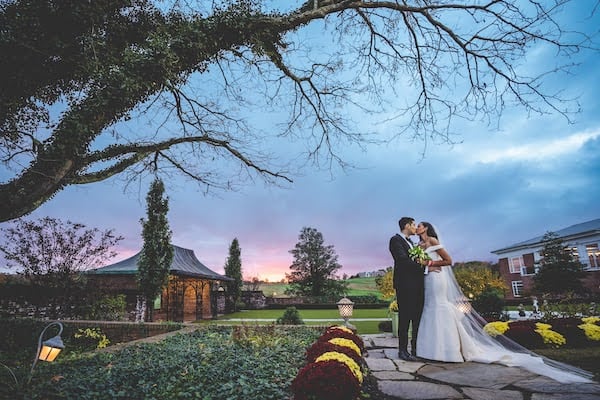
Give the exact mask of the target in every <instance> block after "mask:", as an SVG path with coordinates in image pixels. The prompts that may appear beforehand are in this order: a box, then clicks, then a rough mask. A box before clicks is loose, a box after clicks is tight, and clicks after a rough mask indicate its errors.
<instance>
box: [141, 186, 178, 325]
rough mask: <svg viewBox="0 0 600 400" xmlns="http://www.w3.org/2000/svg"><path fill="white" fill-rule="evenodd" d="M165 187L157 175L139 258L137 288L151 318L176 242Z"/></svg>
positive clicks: (145, 221)
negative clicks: (172, 241) (171, 226)
mask: <svg viewBox="0 0 600 400" xmlns="http://www.w3.org/2000/svg"><path fill="white" fill-rule="evenodd" d="M164 192H165V187H164V185H163V182H162V181H161V180H160V179H158V178H157V179H155V180H154V182H152V185H151V186H150V190H149V191H148V195H147V196H146V213H147V218H148V219H147V220H144V219H143V218H142V219H141V223H142V226H143V231H142V237H143V238H144V246H143V248H142V251H141V253H140V258H139V260H138V276H137V281H138V288H139V290H140V292H142V294H143V296H144V298H145V302H146V314H145V319H146V320H147V321H152V318H153V311H154V310H153V309H154V307H153V302H154V299H155V298H156V297H157V296H158V295H159V294H160V293H161V292H162V290H163V288H164V287H166V285H167V283H168V279H169V269H170V268H171V263H172V262H173V246H172V245H171V230H170V229H169V221H168V219H167V212H168V211H169V199H168V198H164V197H163V195H164Z"/></svg>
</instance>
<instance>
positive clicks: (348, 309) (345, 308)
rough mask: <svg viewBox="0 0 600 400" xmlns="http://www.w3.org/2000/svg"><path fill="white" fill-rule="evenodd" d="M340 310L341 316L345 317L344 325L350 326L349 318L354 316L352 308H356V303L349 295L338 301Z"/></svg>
mask: <svg viewBox="0 0 600 400" xmlns="http://www.w3.org/2000/svg"><path fill="white" fill-rule="evenodd" d="M337 306H338V310H339V311H340V317H342V318H343V319H344V325H346V326H347V327H350V324H349V323H348V319H350V317H351V316H352V310H353V309H354V303H353V302H352V300H350V299H349V298H347V297H344V298H343V299H341V300H340V301H338V302H337Z"/></svg>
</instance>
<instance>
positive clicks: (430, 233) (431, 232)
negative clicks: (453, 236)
mask: <svg viewBox="0 0 600 400" xmlns="http://www.w3.org/2000/svg"><path fill="white" fill-rule="evenodd" d="M421 224H423V226H424V227H425V228H427V236H430V237H434V238H436V239H438V240H439V238H438V235H437V232H436V231H435V228H434V227H433V225H431V224H430V223H429V222H425V221H422V222H421Z"/></svg>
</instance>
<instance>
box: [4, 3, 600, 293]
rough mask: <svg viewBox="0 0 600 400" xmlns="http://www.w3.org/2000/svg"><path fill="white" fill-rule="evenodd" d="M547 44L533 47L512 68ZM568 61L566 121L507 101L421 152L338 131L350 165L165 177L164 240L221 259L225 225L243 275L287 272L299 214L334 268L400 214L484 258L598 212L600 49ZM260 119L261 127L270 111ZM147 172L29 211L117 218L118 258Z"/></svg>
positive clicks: (458, 249)
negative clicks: (214, 188) (264, 174)
mask: <svg viewBox="0 0 600 400" xmlns="http://www.w3.org/2000/svg"><path fill="white" fill-rule="evenodd" d="M582 3H583V5H585V6H586V7H585V8H586V9H587V11H589V10H590V5H593V3H594V2H592V1H582V2H577V3H576V4H577V5H580V6H582ZM582 8H583V7H582ZM588 17H589V13H585V12H583V11H578V10H571V14H570V15H568V16H565V18H566V19H567V20H569V21H570V22H571V23H573V24H574V25H573V26H574V28H577V29H581V30H585V31H587V32H590V33H595V34H597V33H598V26H600V15H599V14H596V15H595V16H594V17H593V18H588ZM552 56H553V55H552V54H547V53H544V52H543V51H540V49H532V51H531V53H530V54H528V57H527V63H526V64H525V65H523V66H522V67H521V68H528V67H529V66H531V68H535V66H539V64H543V63H544V62H546V61H545V60H547V57H552ZM574 61H577V62H580V63H581V64H580V66H579V67H578V68H576V69H575V70H574V74H571V75H568V76H567V75H561V76H560V77H554V78H551V80H550V82H549V83H548V84H549V85H552V87H554V88H557V89H562V90H564V91H565V94H566V95H567V96H568V97H575V96H577V97H578V99H579V100H578V101H579V104H580V105H581V112H580V113H578V114H577V115H575V116H573V121H572V123H569V122H568V121H567V120H566V119H565V118H564V117H563V116H560V115H545V116H538V115H527V113H525V112H524V111H523V110H522V109H510V108H509V109H507V110H506V112H505V113H504V115H503V117H502V118H501V120H500V123H499V125H492V126H489V125H486V124H484V123H480V122H462V123H461V124H460V125H458V126H457V127H456V128H457V129H458V130H459V131H460V132H459V133H460V136H459V137H457V138H456V142H457V143H455V144H453V145H449V144H428V146H427V148H426V151H425V153H424V154H423V143H422V142H418V141H417V142H415V141H412V140H411V139H410V138H409V137H408V136H406V137H403V136H401V137H400V138H398V139H397V140H394V141H392V142H390V143H386V144H379V145H369V146H367V147H366V148H365V149H364V150H359V149H357V148H355V147H353V146H349V145H348V146H344V145H343V144H340V146H339V147H338V148H339V149H340V152H341V153H342V154H343V155H344V157H345V159H346V160H347V161H348V162H349V163H351V164H352V165H353V166H354V167H355V168H352V169H348V170H342V169H340V168H337V167H334V168H333V169H332V170H329V169H325V170H319V169H316V168H314V167H312V166H310V165H307V166H306V167H305V168H304V169H303V170H302V173H301V174H298V175H295V176H294V182H293V183H292V184H286V185H283V186H284V187H277V186H270V185H265V184H263V183H262V182H261V181H255V182H246V183H245V185H243V186H242V187H241V188H240V190H238V191H235V192H217V193H212V194H209V195H205V194H204V192H203V190H202V188H201V187H198V186H196V185H194V184H193V183H191V182H189V181H184V180H178V179H172V178H170V179H169V181H168V182H166V183H167V185H168V190H169V191H168V195H169V204H170V212H169V220H170V225H171V229H172V231H173V243H174V244H177V245H179V246H182V247H186V248H190V249H193V250H194V251H195V253H196V256H197V257H198V259H199V260H200V261H202V262H203V263H204V264H205V265H207V266H208V267H209V268H211V269H213V270H214V271H216V272H219V273H222V272H223V265H224V263H225V260H226V258H227V255H228V248H229V245H230V243H231V241H232V240H233V238H236V237H237V238H238V240H239V242H240V246H241V249H242V268H243V273H244V276H245V277H254V276H257V277H259V278H263V279H265V278H266V279H269V280H271V281H274V280H279V279H282V278H283V277H284V275H285V273H286V272H289V265H290V264H291V262H292V257H291V255H290V253H289V250H290V249H292V248H293V247H294V245H295V243H296V242H297V241H298V234H299V233H300V230H301V229H302V227H305V226H309V227H313V228H316V229H317V230H319V231H320V232H321V233H322V234H323V236H324V239H325V242H326V244H330V245H333V246H334V248H335V250H336V252H337V254H338V256H339V262H340V264H341V265H342V266H343V268H342V270H341V271H340V273H341V274H348V275H351V274H355V273H357V272H360V271H371V270H376V269H379V268H382V267H386V266H389V265H391V263H392V260H391V256H390V254H389V251H388V241H389V238H390V237H391V236H392V235H393V234H395V233H396V232H397V230H398V225H397V221H398V219H399V218H400V217H402V216H412V217H414V218H415V219H416V220H418V221H421V220H425V221H429V222H432V223H433V224H434V225H436V226H437V227H438V230H439V231H440V234H441V239H442V241H443V242H444V244H445V245H446V247H447V249H448V251H449V253H450V254H451V255H452V257H453V259H454V261H471V260H484V261H492V262H494V261H496V260H497V258H496V256H495V255H494V254H492V253H491V252H492V251H493V250H495V249H499V248H502V247H505V246H507V245H510V244H513V243H516V242H519V241H523V240H527V239H530V238H532V237H534V236H538V235H542V234H544V233H545V232H546V231H548V230H558V229H562V228H564V227H567V226H569V225H572V224H576V223H580V222H585V221H588V220H591V219H596V218H600V185H599V183H600V96H599V91H598V88H600V55H599V54H598V52H596V53H594V52H585V53H584V54H580V55H578V58H577V59H576V60H574ZM262 117H263V116H260V118H262ZM355 118H356V119H358V120H360V121H361V123H362V124H364V125H369V126H370V127H371V128H372V130H374V131H382V132H383V131H385V130H386V129H387V128H388V127H387V125H386V124H387V123H385V122H382V119H381V117H380V116H379V117H377V118H376V117H374V116H370V115H357V116H355ZM263 123H264V124H265V126H264V128H265V129H269V118H264V122H263ZM293 145H294V144H292V145H289V144H288V146H293ZM297 145H298V146H302V145H301V144H299V143H298V144H297ZM0 168H2V167H0ZM147 184H148V182H142V183H140V184H139V185H137V186H136V185H135V184H133V185H129V186H127V187H126V188H125V189H124V185H123V181H122V180H120V179H110V180H108V181H105V182H102V183H97V184H93V185H88V186H82V187H69V188H67V189H65V190H64V191H63V192H61V193H59V194H58V195H57V196H55V197H54V198H53V199H52V200H51V201H49V202H47V203H46V204H44V205H43V206H41V207H40V208H39V209H38V210H36V211H35V212H34V213H32V214H31V215H30V216H28V218H39V217H44V216H52V217H58V218H62V219H69V220H71V221H75V222H81V223H84V224H86V225H88V226H90V227H98V228H101V229H109V228H112V229H115V230H116V232H117V233H119V234H121V235H122V236H124V237H125V240H124V241H123V242H121V244H120V246H119V249H118V250H119V256H118V257H117V258H115V259H114V260H113V261H118V260H120V259H123V258H126V257H128V256H130V255H132V254H134V253H135V252H137V251H138V250H139V249H140V248H141V243H142V241H141V225H140V222H139V221H140V218H143V217H144V216H145V195H146V192H147V190H148V186H147ZM3 225H5V224H3Z"/></svg>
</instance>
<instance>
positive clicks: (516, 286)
mask: <svg viewBox="0 0 600 400" xmlns="http://www.w3.org/2000/svg"><path fill="white" fill-rule="evenodd" d="M511 285H512V292H513V296H514V297H521V295H522V293H523V281H512V283H511Z"/></svg>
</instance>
